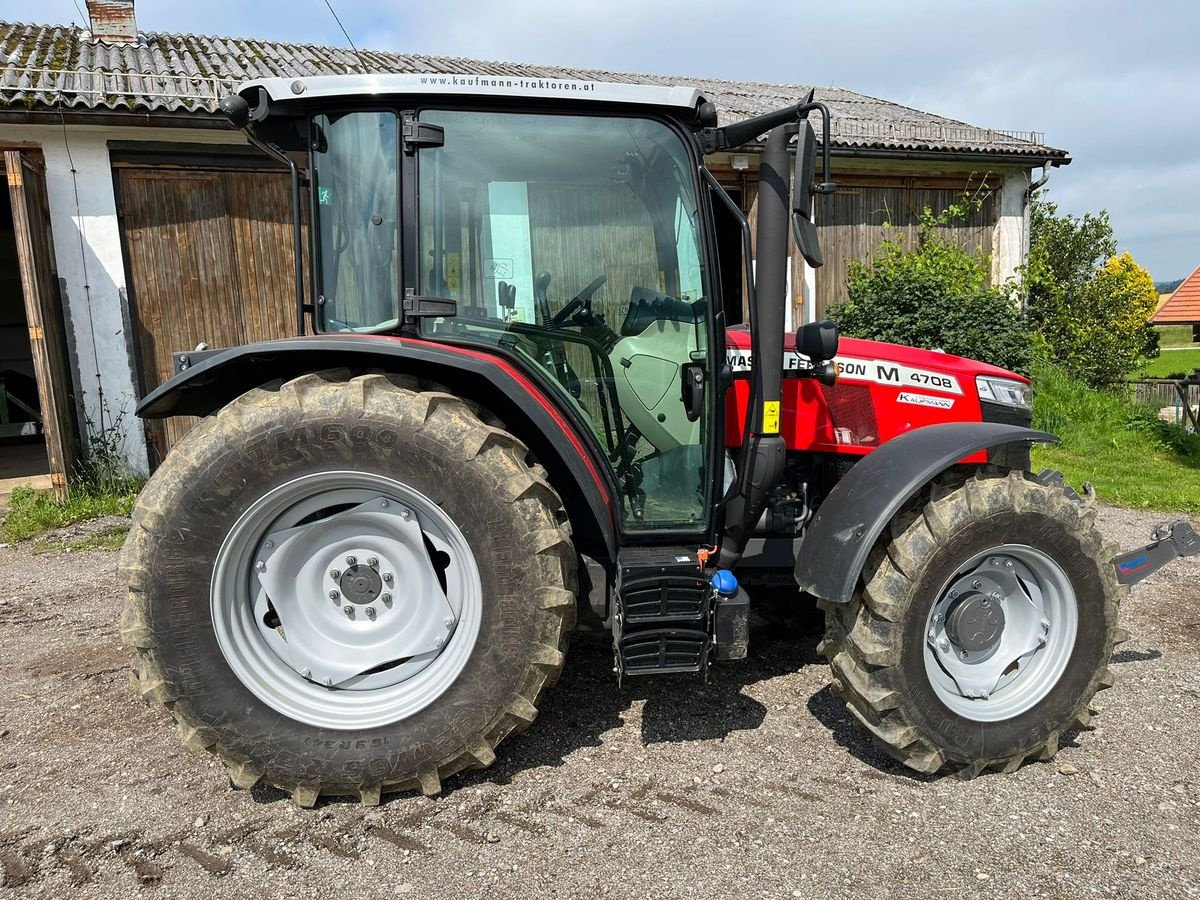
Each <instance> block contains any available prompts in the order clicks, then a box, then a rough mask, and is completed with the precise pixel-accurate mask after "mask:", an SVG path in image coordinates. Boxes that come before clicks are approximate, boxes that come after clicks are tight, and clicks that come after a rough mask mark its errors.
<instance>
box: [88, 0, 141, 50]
mask: <svg viewBox="0 0 1200 900" xmlns="http://www.w3.org/2000/svg"><path fill="white" fill-rule="evenodd" d="M87 10H88V18H89V19H91V23H92V38H93V39H94V40H97V41H106V42H107V43H110V44H132V43H135V42H136V41H137V39H138V34H137V21H136V20H135V19H134V16H133V0H87Z"/></svg>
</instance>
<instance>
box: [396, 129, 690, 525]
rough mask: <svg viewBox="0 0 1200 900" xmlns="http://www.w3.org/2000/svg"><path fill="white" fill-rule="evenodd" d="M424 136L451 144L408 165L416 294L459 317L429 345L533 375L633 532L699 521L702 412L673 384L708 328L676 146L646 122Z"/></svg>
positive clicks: (433, 332)
mask: <svg viewBox="0 0 1200 900" xmlns="http://www.w3.org/2000/svg"><path fill="white" fill-rule="evenodd" d="M421 120H422V121H424V122H430V123H434V124H437V125H441V126H442V127H443V128H444V131H445V142H444V145H443V146H442V147H438V148H426V149H423V150H422V151H421V152H420V154H419V159H418V165H419V169H418V173H419V174H418V183H419V194H420V200H419V229H418V244H419V246H418V256H417V260H418V265H419V267H420V273H419V283H420V293H421V294H422V295H426V296H434V297H450V298H453V299H454V300H456V301H457V304H458V307H457V308H458V314H457V315H456V316H454V317H452V318H450V317H448V318H445V319H438V320H429V319H426V320H422V323H421V328H422V331H423V333H425V334H427V335H429V336H436V337H444V338H452V339H455V340H458V341H472V342H482V343H488V344H491V345H494V346H499V347H502V348H503V349H504V350H506V351H507V352H509V353H512V354H515V355H518V356H520V357H522V358H523V359H524V361H525V362H526V363H527V364H528V365H529V366H530V367H531V368H536V369H538V370H540V372H541V373H542V374H543V375H544V376H545V380H546V381H548V382H549V383H550V384H551V385H552V386H553V388H554V389H556V390H557V391H558V392H559V394H560V396H561V397H562V398H563V399H564V401H565V402H566V403H567V405H568V406H570V407H571V408H573V409H574V410H575V411H576V413H577V414H578V415H579V416H581V417H582V418H583V419H584V420H585V423H586V425H587V426H588V428H589V430H591V432H592V433H593V434H595V436H596V438H597V440H598V441H599V442H600V443H601V446H602V447H603V449H604V450H605V452H606V455H607V456H608V457H609V459H610V461H611V463H612V465H613V468H614V470H615V475H616V477H617V481H618V483H619V484H621V485H622V486H623V489H624V490H625V492H626V496H625V518H626V524H627V526H628V527H666V528H687V527H695V526H697V525H698V524H699V523H702V522H703V521H704V520H705V517H706V514H707V505H706V504H707V494H708V489H707V483H706V479H705V478H704V477H703V469H704V466H705V447H704V443H703V441H702V438H701V436H702V435H703V434H704V428H705V419H706V417H707V407H704V406H703V404H701V405H700V406H697V407H695V408H693V409H691V410H690V411H689V410H688V409H686V408H685V405H684V403H683V399H682V397H681V378H682V376H683V374H684V373H683V368H684V367H685V366H689V365H691V366H697V365H703V362H704V360H705V359H706V353H707V328H708V324H707V323H708V316H709V313H708V305H707V300H706V298H705V296H704V271H703V266H702V259H703V256H702V253H701V246H700V240H699V235H700V228H699V213H698V207H697V202H696V193H695V166H694V165H693V164H692V163H690V162H689V158H688V156H687V153H686V151H685V148H684V146H683V143H682V141H681V140H680V138H679V136H678V135H677V134H676V133H675V132H673V131H672V130H671V129H670V128H669V127H668V126H667V125H665V124H664V123H662V122H658V121H654V120H651V119H640V118H617V117H602V116H567V115H530V114H516V113H501V112H468V111H442V110H435V111H427V112H424V113H422V114H421ZM702 407H703V408H702Z"/></svg>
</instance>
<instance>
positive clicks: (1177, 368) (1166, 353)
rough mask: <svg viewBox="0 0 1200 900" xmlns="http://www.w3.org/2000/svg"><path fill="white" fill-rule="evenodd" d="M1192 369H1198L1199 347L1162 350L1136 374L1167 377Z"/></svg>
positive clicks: (1188, 371)
mask: <svg viewBox="0 0 1200 900" xmlns="http://www.w3.org/2000/svg"><path fill="white" fill-rule="evenodd" d="M1188 327H1190V326H1188ZM1193 369H1200V347H1196V348H1195V349H1188V350H1169V349H1168V350H1163V351H1162V353H1160V354H1159V355H1158V359H1151V360H1148V361H1147V362H1146V364H1145V365H1143V366H1142V368H1141V369H1139V370H1138V375H1139V376H1140V377H1142V378H1169V377H1171V376H1174V375H1188V374H1190V373H1191V371H1192V370H1193Z"/></svg>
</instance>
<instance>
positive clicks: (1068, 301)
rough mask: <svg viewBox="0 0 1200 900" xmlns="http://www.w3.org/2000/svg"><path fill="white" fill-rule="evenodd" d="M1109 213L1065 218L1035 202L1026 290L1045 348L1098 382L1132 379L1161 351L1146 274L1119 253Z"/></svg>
mask: <svg viewBox="0 0 1200 900" xmlns="http://www.w3.org/2000/svg"><path fill="white" fill-rule="evenodd" d="M1116 252H1117V241H1116V238H1115V237H1114V236H1113V230H1112V224H1111V223H1110V222H1109V220H1108V213H1107V212H1106V211H1101V212H1099V213H1084V215H1083V216H1082V217H1078V218H1077V217H1075V216H1071V215H1060V214H1059V212H1058V205H1057V204H1055V203H1050V202H1047V201H1044V200H1038V199H1034V201H1033V202H1032V204H1031V208H1030V248H1029V258H1028V261H1027V262H1026V265H1025V267H1024V270H1023V272H1022V278H1023V280H1022V293H1023V299H1024V302H1025V305H1026V312H1027V315H1028V318H1029V322H1030V324H1031V325H1032V327H1033V328H1034V329H1035V330H1036V332H1037V335H1038V344H1039V346H1040V352H1041V353H1042V354H1043V355H1045V356H1046V358H1047V359H1049V360H1050V361H1052V362H1055V363H1057V364H1058V365H1060V366H1062V367H1063V368H1064V369H1066V370H1067V371H1068V372H1071V373H1072V374H1074V375H1076V376H1077V377H1080V378H1082V379H1084V380H1085V381H1087V383H1088V384H1090V385H1092V386H1093V387H1103V386H1106V385H1111V384H1114V383H1116V382H1118V381H1121V380H1123V379H1125V378H1127V377H1128V376H1129V375H1130V374H1131V373H1132V372H1133V371H1134V370H1135V369H1136V368H1137V365H1138V361H1139V359H1140V358H1141V357H1142V356H1157V355H1158V343H1157V335H1156V333H1155V331H1154V329H1153V328H1152V327H1151V326H1150V324H1149V317H1150V314H1151V313H1153V312H1154V307H1155V304H1156V301H1157V299H1158V293H1157V291H1156V290H1155V289H1154V282H1153V280H1152V279H1151V278H1150V275H1149V273H1148V272H1146V270H1145V269H1143V268H1142V267H1141V266H1139V265H1138V264H1137V263H1136V262H1134V260H1133V257H1131V256H1130V255H1129V254H1128V253H1124V254H1122V255H1121V256H1119V257H1118V256H1117V255H1116Z"/></svg>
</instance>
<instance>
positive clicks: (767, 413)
mask: <svg viewBox="0 0 1200 900" xmlns="http://www.w3.org/2000/svg"><path fill="white" fill-rule="evenodd" d="M763 434H779V401H778V400H770V401H768V402H766V403H764V404H763Z"/></svg>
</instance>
